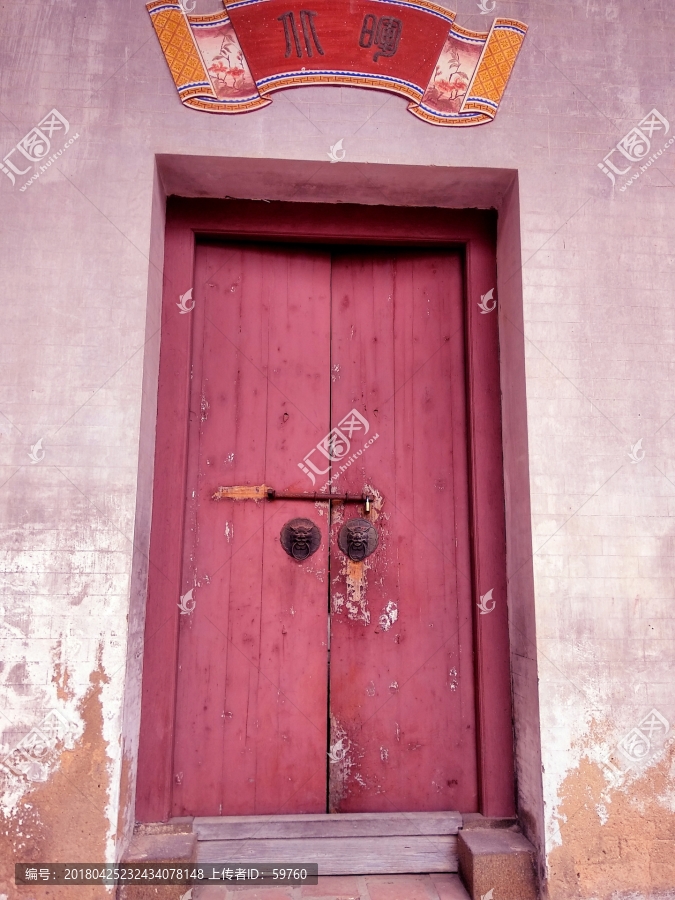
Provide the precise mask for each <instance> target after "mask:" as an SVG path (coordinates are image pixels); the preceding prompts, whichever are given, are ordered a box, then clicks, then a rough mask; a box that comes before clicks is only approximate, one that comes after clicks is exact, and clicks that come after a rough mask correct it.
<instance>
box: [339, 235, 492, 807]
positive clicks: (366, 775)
mask: <svg viewBox="0 0 675 900" xmlns="http://www.w3.org/2000/svg"><path fill="white" fill-rule="evenodd" d="M462 294H463V291H462V266H461V260H460V257H459V255H458V254H453V253H441V252H438V251H408V250H387V251H382V252H377V253H373V252H369V253H355V252H351V251H345V252H339V253H336V254H334V255H333V273H332V318H331V323H332V334H333V346H332V359H333V371H334V380H333V384H332V396H331V407H332V411H333V418H334V419H336V418H337V417H339V416H341V415H342V414H343V412H344V410H347V409H349V408H350V407H355V408H356V409H359V410H362V411H363V413H364V415H365V416H366V418H367V419H368V420H369V422H370V424H371V426H372V431H373V432H374V434H376V435H377V436H378V437H377V440H375V441H373V443H372V444H371V445H370V446H368V448H367V450H366V452H364V453H363V454H362V455H360V456H359V457H358V459H357V460H355V461H354V463H353V464H352V465H350V466H349V467H348V468H347V470H346V471H345V472H344V473H343V474H341V475H340V478H339V481H338V482H337V483H336V484H337V485H339V489H340V490H346V491H349V492H354V493H359V492H361V491H363V490H365V491H366V492H367V493H373V494H375V495H376V496H377V498H378V499H377V501H376V503H375V509H374V510H373V512H372V513H371V514H370V516H369V518H370V519H371V521H372V522H373V524H374V525H375V527H376V528H377V530H378V532H379V545H378V548H377V550H376V551H375V552H374V553H373V554H372V555H371V556H370V557H368V558H367V559H365V560H364V561H362V562H359V561H357V562H353V561H351V560H350V559H349V558H348V557H346V556H345V555H344V554H343V553H342V552H341V551H340V550H339V548H338V546H337V541H336V540H335V537H336V532H337V531H338V530H339V528H340V527H341V526H342V524H343V521H344V520H345V519H348V518H349V517H351V516H353V515H355V513H354V512H353V511H352V510H350V509H349V508H347V509H345V510H343V509H341V508H339V507H338V509H337V510H336V514H335V515H334V524H333V539H332V540H331V594H332V598H331V599H332V618H331V648H330V651H331V652H330V708H331V747H332V748H334V749H333V752H332V753H331V757H330V763H331V764H330V788H331V790H330V809H331V811H335V812H338V811H343V812H358V811H370V812H376V811H382V812H386V811H393V810H406V811H418V810H442V809H456V810H461V811H470V810H475V809H477V803H478V794H477V775H476V744H475V741H476V734H475V698H474V670H473V654H472V621H471V620H472V603H471V579H470V571H471V560H470V547H469V526H468V522H469V503H468V475H467V422H466V386H465V362H464V328H463V304H462ZM353 449H356V447H354V448H353ZM334 489H335V488H334Z"/></svg>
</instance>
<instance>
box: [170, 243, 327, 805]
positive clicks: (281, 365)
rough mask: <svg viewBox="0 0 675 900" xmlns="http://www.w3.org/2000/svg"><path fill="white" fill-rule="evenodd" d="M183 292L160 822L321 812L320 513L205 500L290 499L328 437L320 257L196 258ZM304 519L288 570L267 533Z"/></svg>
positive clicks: (213, 254) (235, 252) (239, 250)
mask: <svg viewBox="0 0 675 900" xmlns="http://www.w3.org/2000/svg"><path fill="white" fill-rule="evenodd" d="M196 284H197V285H198V288H197V292H196V293H195V308H194V312H193V315H194V316H195V318H194V321H193V352H192V360H193V369H192V390H191V402H190V419H191V423H190V435H189V452H188V477H187V495H188V499H187V515H186V526H185V534H186V540H185V544H184V547H185V550H184V563H183V588H182V590H183V592H184V594H183V596H185V595H186V594H187V595H188V599H187V600H185V599H184V600H183V601H182V602H183V606H184V607H185V610H186V611H183V612H181V615H180V634H179V649H178V684H177V695H176V696H177V700H176V715H175V726H174V734H175V738H174V758H173V778H174V784H173V804H172V805H173V815H177V816H181V815H239V814H267V813H280V812H286V813H298V812H300V813H310V812H324V811H325V804H326V703H327V697H326V695H327V604H326V591H327V547H328V542H327V514H326V510H323V511H321V510H316V509H315V508H314V506H313V505H311V509H310V510H308V509H307V505H308V504H306V503H303V502H301V501H300V502H293V501H277V502H276V503H275V504H268V503H265V502H253V501H235V500H229V501H223V502H214V501H213V500H212V495H213V493H214V491H215V490H216V488H217V487H219V486H222V485H228V486H229V485H261V484H268V485H271V486H273V487H275V488H277V489H284V488H288V487H289V486H291V487H292V486H293V483H295V482H298V483H299V481H300V477H304V476H301V475H300V473H299V469H298V465H297V464H298V461H299V460H301V459H302V457H303V456H304V455H305V453H306V448H307V447H308V446H310V447H311V446H312V444H313V443H316V441H317V440H318V439H319V438H320V437H321V436H322V435H324V434H325V433H326V431H328V422H329V408H330V394H329V385H330V373H329V368H328V364H327V360H328V359H329V356H330V347H329V339H330V338H329V335H330V255H329V254H328V253H327V252H323V251H313V250H306V249H303V250H299V249H298V250H294V249H292V248H288V247H286V248H284V249H278V248H274V247H273V246H267V247H265V246H257V247H256V246H251V245H248V246H247V245H244V244H242V245H239V246H237V245H229V246H201V247H199V248H198V251H197V260H196ZM324 505H325V506H326V507H327V504H324ZM308 512H311V513H312V515H311V518H312V519H313V520H314V521H315V522H316V524H317V525H318V526H319V528H320V529H321V532H322V543H321V546H320V548H319V550H318V551H317V552H316V553H315V554H314V555H313V556H312V557H311V558H310V559H309V561H308V562H307V563H306V564H302V565H300V564H297V563H295V562H294V561H292V560H291V559H290V558H289V557H288V556H287V555H286V553H285V552H284V551H283V549H282V547H281V545H280V542H279V532H280V529H281V526H282V525H283V523H284V522H285V521H286V520H288V519H292V518H295V517H298V516H302V517H304V516H306V515H307V514H308ZM321 513H323V514H321ZM190 591H191V592H192V593H191V594H189V593H188V592H190ZM193 606H194V609H192V611H189V610H190V609H191V608H192V607H193Z"/></svg>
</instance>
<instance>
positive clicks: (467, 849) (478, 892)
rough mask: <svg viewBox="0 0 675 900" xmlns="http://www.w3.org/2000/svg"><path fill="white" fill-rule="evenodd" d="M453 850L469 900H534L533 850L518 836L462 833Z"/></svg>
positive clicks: (489, 830) (485, 831)
mask: <svg viewBox="0 0 675 900" xmlns="http://www.w3.org/2000/svg"><path fill="white" fill-rule="evenodd" d="M457 850H458V856H459V871H460V874H461V876H462V879H463V881H464V884H465V885H466V888H467V890H468V892H469V895H470V897H471V900H483V898H486V897H488V898H489V900H537V882H536V877H535V850H534V847H533V846H532V844H531V843H530V842H529V841H528V840H527V838H526V837H524V836H523V835H522V834H520V833H519V832H517V831H512V830H510V829H508V828H485V829H472V828H470V829H469V830H468V831H466V832H465V831H464V830H462V831H460V832H459V840H458V843H457ZM490 891H492V893H490Z"/></svg>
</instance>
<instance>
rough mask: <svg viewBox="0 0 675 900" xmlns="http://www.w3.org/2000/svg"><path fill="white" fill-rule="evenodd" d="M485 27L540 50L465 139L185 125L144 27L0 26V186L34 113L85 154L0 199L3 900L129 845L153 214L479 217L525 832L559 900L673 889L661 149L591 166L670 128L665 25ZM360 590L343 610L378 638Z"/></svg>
mask: <svg viewBox="0 0 675 900" xmlns="http://www.w3.org/2000/svg"><path fill="white" fill-rule="evenodd" d="M218 6H219V3H218V2H217V0H198V2H197V12H209V11H212V10H215V9H217V8H218ZM448 6H450V7H452V8H453V9H455V10H456V11H457V13H458V16H457V21H458V23H459V24H460V25H463V26H466V27H469V28H475V29H480V28H485V27H487V25H489V23H490V22H491V16H483V15H481V13H480V10H479V8H478V4H477V3H476V2H475V0H457V2H456V3H451V2H448ZM495 13H496V14H498V15H500V16H505V17H509V16H513V17H516V18H520V19H522V20H524V21H526V22H527V23H528V24H529V26H530V31H529V34H528V36H527V39H526V41H525V45H524V48H523V51H522V53H521V57H520V59H519V61H518V64H517V66H516V70H515V73H514V76H513V78H512V80H511V82H510V84H509V86H508V89H507V92H506V96H505V99H504V101H503V103H502V105H501V108H500V110H499V113H498V115H497V118H496V120H495V122H494V123H492V124H490V125H487V126H482V127H479V128H469V129H462V130H460V129H442V128H433V127H431V126H429V125H427V124H425V123H423V122H421V121H418V120H416V119H414V117H412V116H410V115H409V113H407V111H406V104H405V101H403V100H401V99H400V98H392V97H388V96H385V95H382V94H379V93H377V92H368V91H359V90H356V89H341V88H304V89H301V90H294V91H288V92H285V93H284V94H278V95H276V97H275V98H274V102H273V103H272V104H271V105H270V106H269V107H268V108H266V109H265V110H262V111H258V112H257V113H254V114H250V115H246V116H239V117H217V116H210V115H207V114H201V113H198V112H195V111H190V110H186V109H185V108H183V107H182V106H181V105H180V102H179V100H178V98H177V96H176V92H175V89H174V86H173V83H172V81H171V78H170V76H169V73H168V71H167V69H166V64H165V62H164V59H163V57H162V55H161V51H160V48H159V46H158V44H157V40H156V37H155V35H154V33H153V31H152V28H151V25H150V21H149V18H148V16H147V13H146V11H145V8H144V4H143V3H142V2H141V0H138V2H136V0H121V2H115V3H112V2H104V0H68V2H65V0H64V2H51V3H46V2H44V0H25V2H22V3H20V4H18V3H14V4H6V5H5V8H4V9H3V42H2V47H1V48H0V52H1V53H2V71H3V80H2V87H1V91H2V97H1V102H0V109H2V112H3V115H2V116H1V117H0V158H4V156H5V155H6V154H7V153H9V151H10V150H11V148H12V147H13V146H15V145H16V143H17V141H19V140H20V139H21V138H22V137H23V136H24V135H26V134H27V133H28V132H29V131H30V130H31V129H32V128H33V127H34V126H35V125H37V123H38V122H39V121H40V120H41V119H42V118H43V117H44V116H45V115H46V114H47V113H48V112H49V111H50V110H52V109H57V110H58V111H59V113H60V114H61V115H62V116H64V117H65V118H66V119H67V120H68V122H69V123H70V129H71V130H70V136H72V137H74V135H77V139H76V140H74V142H73V143H72V145H69V146H68V148H67V150H65V151H64V153H63V154H62V156H61V157H59V159H58V161H57V162H56V163H55V164H54V165H53V166H51V167H49V168H48V170H46V171H45V172H44V173H43V174H41V175H40V177H39V178H38V179H37V180H36V181H35V182H34V183H32V184H31V185H30V186H29V187H28V188H27V189H26V190H25V191H23V192H21V191H20V190H19V187H20V185H16V186H12V184H11V183H10V181H9V179H8V178H7V177H6V175H5V174H3V173H2V172H0V203H1V205H2V210H3V216H2V220H1V221H2V224H1V226H0V227H2V231H3V236H2V242H0V268H1V270H2V284H3V293H4V303H3V320H2V325H3V327H2V334H1V335H0V341H1V342H2V359H3V365H2V389H1V390H0V520H1V523H2V533H3V542H2V548H1V550H0V552H1V554H2V565H1V566H0V647H1V653H0V722H1V723H2V725H1V731H0V761H2V760H5V761H6V762H5V764H3V767H2V769H1V771H2V776H1V777H2V806H1V807H0V811H1V812H2V817H3V818H2V829H1V834H2V837H1V838H0V839H1V840H2V849H1V852H0V859H1V860H2V862H1V864H0V865H2V866H3V868H2V869H0V876H1V878H2V883H1V884H0V894H1V893H5V894H7V895H8V896H9V897H13V896H16V895H17V892H16V891H15V889H14V888H13V887H12V885H11V862H12V861H13V860H14V859H16V858H21V856H22V854H23V853H32V854H34V855H35V858H36V859H37V858H38V857H48V856H49V857H51V858H52V859H56V858H61V859H65V858H66V857H67V856H70V855H73V856H74V857H75V858H79V859H84V858H85V857H89V858H90V860H91V861H102V858H103V857H106V858H107V859H112V858H113V857H114V855H115V852H116V847H117V848H118V850H119V849H121V848H122V847H123V846H124V843H125V841H126V840H127V839H128V836H129V834H130V829H131V827H132V825H133V796H134V785H135V758H136V747H137V736H138V716H139V697H140V685H141V664H142V634H143V614H144V585H145V577H146V566H147V542H148V534H149V511H150V503H151V484H152V458H153V457H152V451H153V438H154V430H153V425H154V411H155V391H156V371H157V358H158V346H159V338H158V300H159V295H160V290H161V274H162V273H161V258H162V221H163V220H162V208H163V203H164V191H166V192H167V193H170V192H171V191H179V192H181V193H184V194H188V195H195V196H223V195H225V194H236V195H237V196H239V195H241V196H251V197H256V198H266V199H269V198H275V199H293V200H326V201H328V202H338V201H351V202H368V203H395V204H420V205H437V204H440V205H445V206H453V205H456V206H489V205H497V206H498V207H499V209H500V216H501V219H500V251H499V252H500V262H499V285H498V290H497V294H496V296H497V304H498V305H497V310H496V312H495V313H494V314H496V315H498V316H499V321H500V332H501V335H502V337H501V342H502V355H503V358H502V378H503V383H502V387H503V396H504V416H505V467H506V485H507V520H508V523H509V526H508V527H509V579H510V580H509V596H508V602H509V612H510V622H511V629H512V649H513V657H512V679H513V690H514V699H515V716H516V747H517V766H518V786H519V803H520V813H521V818H522V820H523V823H524V825H525V827H526V829H527V831H528V834H529V835H530V836H531V837H532V838H533V840H535V842H536V843H537V845H538V847H539V848H540V850H541V854H542V873H543V874H544V875H545V876H546V878H547V886H546V889H547V891H548V893H549V895H550V897H551V898H555V900H558V898H563V897H564V898H568V897H578V898H582V900H591V898H596V900H597V898H604V897H610V896H613V895H616V896H621V895H622V894H623V895H625V896H629V895H630V896H636V897H657V896H659V895H662V896H665V895H666V893H667V891H668V890H671V891H672V889H673V885H675V876H674V875H673V870H672V859H673V858H675V853H673V850H675V845H674V842H675V835H674V831H673V819H674V812H675V810H674V800H673V791H674V787H673V785H674V781H675V775H674V773H673V763H672V745H671V744H669V743H668V741H669V740H670V738H671V736H672V734H673V729H674V728H675V675H674V673H673V665H672V661H673V659H674V658H675V632H674V630H673V613H672V604H673V599H672V598H673V596H674V592H675V564H674V560H675V526H674V525H673V512H674V510H675V487H674V485H675V471H674V470H673V440H674V438H675V433H674V429H675V418H672V417H673V414H674V413H675V401H674V400H673V391H672V383H673V365H674V364H673V358H674V357H675V347H674V346H673V345H674V344H675V305H674V303H673V297H675V263H674V260H675V239H674V238H673V229H672V223H673V221H675V192H674V191H673V183H675V147H671V148H670V149H669V150H667V151H666V152H663V153H662V154H661V155H660V156H659V157H658V159H657V160H656V161H655V163H654V164H653V165H651V164H650V166H649V167H645V171H644V172H642V171H641V170H640V167H639V166H638V165H632V167H631V169H630V173H629V174H634V173H638V172H639V176H640V177H639V179H637V180H636V181H634V182H633V183H631V184H630V186H629V187H628V188H626V189H625V190H622V187H623V182H622V181H621V179H620V178H619V177H617V179H616V180H617V186H616V188H614V189H612V184H611V182H610V180H609V179H608V177H607V176H606V174H605V173H604V172H603V170H602V169H601V168H599V166H600V165H602V164H603V160H604V159H605V158H606V156H607V154H609V153H610V151H611V150H612V148H613V147H615V146H616V145H617V143H618V142H619V141H620V140H621V138H622V137H623V136H624V135H626V134H628V133H629V132H631V129H633V128H634V127H635V126H637V124H638V123H639V122H640V121H642V120H643V119H644V118H645V116H647V114H648V113H649V112H650V110H652V109H657V110H658V111H659V112H660V114H661V115H662V116H664V117H665V118H666V119H667V120H668V121H669V123H670V125H669V127H670V129H671V132H670V133H671V134H672V133H673V129H675V97H674V96H673V90H672V70H673V56H674V53H675V51H674V50H673V47H674V46H675V43H674V42H673V37H674V36H675V7H674V6H673V3H672V0H648V2H645V3H641V4H636V3H634V2H632V0H570V2H568V3H553V2H543V0H538V2H534V0H498V2H497V8H496V10H495ZM651 138H652V139H653V141H654V142H655V144H654V146H655V147H656V146H660V145H659V141H660V140H661V138H660V137H659V136H658V134H656V133H654V134H652V135H651ZM338 140H342V142H343V143H342V146H343V148H344V150H345V154H346V155H345V160H344V162H342V163H340V164H339V165H332V164H331V163H330V161H329V160H330V157H329V155H328V154H329V150H330V147H331V146H334V145H335V144H336V143H337V141H338ZM617 153H619V151H617ZM613 158H616V159H618V158H620V156H617V155H616V154H615V156H614V157H613ZM623 158H624V159H625V157H623ZM157 160H159V169H160V171H159V175H158V172H157ZM241 160H251V161H252V162H251V164H250V168H249V170H248V175H246V176H245V177H244V175H242V174H241V173H243V172H244V168H243V164H242V163H241ZM277 160H278V161H279V162H278V170H277V168H275V167H277V163H276V162H275V161H277ZM237 161H239V162H238V163H237ZM366 164H368V168H366ZM627 164H628V161H626V165H627ZM236 165H239V166H240V167H239V169H236ZM622 165H623V164H622ZM255 166H258V168H257V169H256V168H255ZM283 166H285V167H286V168H285V169H284V171H285V172H286V174H285V175H284V176H283V178H282V177H281V175H280V174H279V173H280V171H281V168H283ZM293 167H295V168H293ZM234 171H236V172H237V173H240V174H236V175H233V174H232V172H234ZM289 173H290V174H289ZM293 173H295V174H293ZM391 173H395V175H392V174H391ZM406 173H409V174H406ZM516 176H517V187H516V180H515V179H516ZM26 177H28V176H26ZM626 177H629V176H628V175H627V176H626ZM507 220H508V225H505V224H504V223H505V222H506V221H507ZM521 288H522V289H521ZM181 290H184V288H183V287H181ZM176 302H177V303H178V302H179V296H178V294H177V297H176ZM474 311H475V313H476V315H478V316H480V315H481V314H482V313H479V311H478V310H474ZM177 314H179V313H178V311H177ZM487 314H491V313H486V315H487ZM339 374H340V373H339V372H335V373H334V375H335V377H336V378H337V377H339ZM519 398H520V399H519ZM523 473H525V474H523ZM528 488H529V490H530V491H531V503H530V501H529V499H528ZM365 568H366V567H365V565H364V566H363V567H362V571H360V572H356V571H355V572H353V573H352V577H351V583H352V588H353V591H352V596H351V599H350V598H349V597H348V596H345V597H344V598H343V600H344V603H345V604H347V603H349V602H351V603H354V604H355V607H354V609H355V610H356V611H357V613H358V614H359V615H364V616H365V614H366V611H367V612H368V614H369V615H370V618H371V623H372V624H373V625H376V624H377V627H381V628H383V629H386V627H387V625H388V624H389V625H393V623H394V622H395V618H394V616H395V610H394V609H392V608H390V607H389V606H388V605H387V606H386V607H385V608H383V609H369V610H367V608H366V606H365V605H364V603H363V602H362V597H363V594H362V593H359V591H360V588H359V585H361V584H362V583H363V579H364V578H367V577H368V574H369V573H367V572H366V571H365ZM373 575H374V573H373V572H371V573H370V576H371V577H372V576H373ZM317 577H324V576H323V575H322V574H321V573H317ZM493 599H494V600H495V602H498V603H499V602H505V600H506V598H498V597H495V598H493ZM652 711H656V712H657V713H658V714H659V716H661V717H662V718H663V719H664V720H665V721H666V722H667V723H668V730H667V732H664V734H659V733H657V732H658V726H654V728H656V729H657V730H656V731H654V732H652V731H650V729H651V728H652V726H651V725H650V724H649V723H650V721H652V722H658V718H657V719H654V720H650V719H649V716H650V715H651V713H652ZM539 716H540V718H541V731H540V729H539V724H540V723H539ZM645 723H646V724H645ZM640 733H641V734H642V735H643V737H646V740H647V741H648V744H649V746H648V747H647V744H645V743H644V742H643V743H640V741H641V740H642V739H641V738H640V736H639V735H640ZM347 738H348V736H347ZM357 750H358V748H355V750H354V752H357ZM336 752H337V751H336ZM636 754H637V757H636ZM640 754H642V755H640ZM29 846H30V848H32V849H27V848H29ZM95 857H99V859H95ZM8 861H9V862H8ZM86 890H87V889H85V888H80V889H79V893H80V895H81V896H83V897H85V896H87V893H86ZM28 896H30V895H28ZM91 896H94V893H93V892H92V894H91Z"/></svg>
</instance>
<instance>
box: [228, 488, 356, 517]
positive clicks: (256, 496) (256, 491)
mask: <svg viewBox="0 0 675 900" xmlns="http://www.w3.org/2000/svg"><path fill="white" fill-rule="evenodd" d="M211 499H212V500H312V501H313V502H316V501H317V500H323V501H325V500H337V501H338V502H339V503H365V505H366V512H367V513H368V512H370V501H371V498H370V497H368V496H366V495H365V494H320V493H316V492H315V493H313V494H293V493H287V492H284V491H275V490H274V488H271V487H268V486H267V485H266V484H258V485H250V484H240V485H232V486H231V487H219V488H218V489H217V490H216V492H215V493H214V494H212V496H211Z"/></svg>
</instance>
